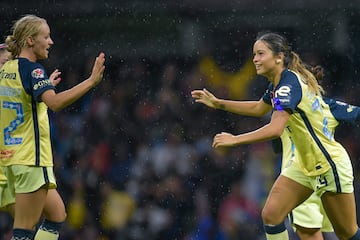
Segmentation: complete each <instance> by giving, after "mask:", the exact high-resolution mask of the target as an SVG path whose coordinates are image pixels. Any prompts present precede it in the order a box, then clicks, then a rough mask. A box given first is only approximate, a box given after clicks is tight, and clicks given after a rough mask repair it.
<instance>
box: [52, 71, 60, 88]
mask: <svg viewBox="0 0 360 240" xmlns="http://www.w3.org/2000/svg"><path fill="white" fill-rule="evenodd" d="M60 74H61V72H60V71H59V70H58V69H55V71H53V72H52V73H51V74H50V77H49V80H50V82H51V84H52V85H53V86H56V85H58V84H59V82H60V81H61V78H60V77H59V76H60Z"/></svg>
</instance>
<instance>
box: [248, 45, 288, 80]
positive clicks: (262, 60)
mask: <svg viewBox="0 0 360 240" xmlns="http://www.w3.org/2000/svg"><path fill="white" fill-rule="evenodd" d="M253 54H254V56H253V62H254V65H255V68H256V73H257V74H258V75H262V76H264V77H266V78H268V79H273V78H274V77H275V76H276V75H277V74H278V72H279V71H282V68H283V54H278V55H274V52H273V51H272V50H271V49H270V48H269V47H268V46H267V45H266V43H265V42H264V41H263V40H257V41H256V42H255V43H254V47H253Z"/></svg>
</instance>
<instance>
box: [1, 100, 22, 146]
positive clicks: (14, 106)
mask: <svg viewBox="0 0 360 240" xmlns="http://www.w3.org/2000/svg"><path fill="white" fill-rule="evenodd" d="M2 107H3V108H7V109H11V110H15V111H16V118H15V119H14V120H12V121H11V122H10V125H9V126H7V127H6V128H4V142H5V145H17V144H21V143H22V141H23V138H20V137H18V138H12V137H11V133H12V132H13V131H15V129H16V128H17V127H18V126H19V125H21V124H22V123H23V122H24V112H23V108H22V104H21V103H16V102H7V101H4V102H3V104H2Z"/></svg>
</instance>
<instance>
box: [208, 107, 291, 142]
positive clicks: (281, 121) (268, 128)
mask: <svg viewBox="0 0 360 240" xmlns="http://www.w3.org/2000/svg"><path fill="white" fill-rule="evenodd" d="M289 116H290V115H289V113H288V112H286V111H275V112H274V113H273V114H272V116H271V121H270V123H269V124H267V125H265V126H263V127H261V128H259V129H257V130H255V131H252V132H248V133H244V134H240V135H232V134H230V133H226V132H222V133H219V134H216V135H215V137H214V140H213V145H212V146H213V147H214V148H219V147H233V146H237V145H240V144H250V143H256V142H264V141H267V140H271V139H274V138H278V137H280V136H281V134H282V133H283V131H284V129H285V127H286V123H287V121H288V119H289Z"/></svg>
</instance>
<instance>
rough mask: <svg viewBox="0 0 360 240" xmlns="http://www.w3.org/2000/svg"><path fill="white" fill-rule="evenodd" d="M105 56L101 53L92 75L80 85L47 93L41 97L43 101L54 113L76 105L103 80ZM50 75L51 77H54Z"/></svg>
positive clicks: (56, 76)
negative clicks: (76, 102) (77, 101)
mask: <svg viewBox="0 0 360 240" xmlns="http://www.w3.org/2000/svg"><path fill="white" fill-rule="evenodd" d="M104 63H105V54H104V53H100V54H99V56H98V57H97V58H96V60H95V63H94V66H93V68H92V72H91V75H90V77H89V78H88V79H86V80H84V81H83V82H81V83H79V84H78V85H76V86H74V87H72V88H70V89H68V90H66V91H63V92H60V93H56V92H55V91H54V90H48V91H45V92H44V93H43V94H42V95H41V100H42V101H43V102H44V103H45V104H46V105H47V106H48V107H49V108H50V109H51V110H53V111H54V112H57V111H60V110H62V109H63V108H65V107H67V106H69V105H70V104H72V103H74V102H75V101H76V100H78V99H79V98H81V97H82V96H83V95H84V94H85V93H87V92H88V91H89V90H90V89H92V88H93V87H95V86H96V85H97V84H99V83H100V81H101V80H102V78H103V73H104V70H105V66H104ZM59 74H60V73H59V72H54V73H52V75H54V76H53V77H54V79H58V76H59ZM52 75H50V77H51V76H52ZM50 80H51V78H50ZM52 83H53V84H57V83H58V80H55V82H54V81H52Z"/></svg>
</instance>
